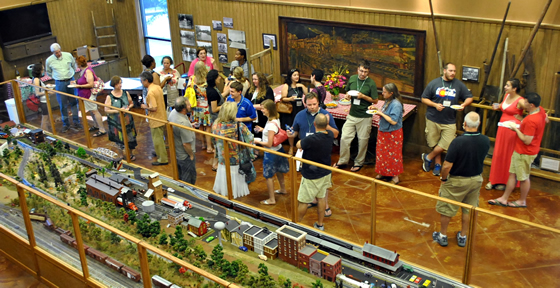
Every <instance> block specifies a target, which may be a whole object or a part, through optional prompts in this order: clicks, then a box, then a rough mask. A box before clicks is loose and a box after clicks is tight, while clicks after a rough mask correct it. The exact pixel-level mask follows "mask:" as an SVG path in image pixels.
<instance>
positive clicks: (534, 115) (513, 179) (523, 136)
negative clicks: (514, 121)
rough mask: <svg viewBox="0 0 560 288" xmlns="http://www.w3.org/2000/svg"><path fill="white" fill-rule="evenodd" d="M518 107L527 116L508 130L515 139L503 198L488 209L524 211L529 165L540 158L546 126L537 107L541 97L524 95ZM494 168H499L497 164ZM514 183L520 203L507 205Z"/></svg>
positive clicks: (493, 201)
mask: <svg viewBox="0 0 560 288" xmlns="http://www.w3.org/2000/svg"><path fill="white" fill-rule="evenodd" d="M519 105H520V106H522V108H523V109H525V111H527V113H528V115H527V116H526V117H525V118H524V119H523V121H521V126H520V127H519V129H518V128H517V127H516V126H510V129H511V130H513V131H515V133H517V139H516V140H515V141H516V142H515V148H514V150H513V155H512V156H511V164H510V166H509V178H508V183H507V185H506V189H505V190H504V194H503V195H502V197H500V198H497V199H493V200H490V201H488V203H489V204H490V205H499V206H506V207H513V208H527V195H528V194H529V190H530V189H531V181H530V180H529V175H530V173H531V163H533V160H535V158H536V157H537V154H539V150H540V146H541V140H542V137H543V134H544V125H545V123H546V113H545V111H544V109H542V107H539V105H541V96H539V94H537V93H528V94H527V95H525V99H521V100H520V101H519ZM492 164H494V163H492ZM496 164H497V165H499V164H500V163H496ZM517 181H519V182H520V184H519V190H520V192H521V195H520V196H519V200H516V201H512V202H508V199H509V195H511V192H513V189H515V185H516V183H517Z"/></svg>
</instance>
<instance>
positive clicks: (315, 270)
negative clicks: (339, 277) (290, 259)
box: [309, 253, 327, 277]
mask: <svg viewBox="0 0 560 288" xmlns="http://www.w3.org/2000/svg"><path fill="white" fill-rule="evenodd" d="M326 257H327V255H325V254H323V253H315V254H313V256H311V258H310V259H309V273H311V274H313V275H315V276H317V277H321V275H322V274H321V272H322V270H323V265H322V264H321V262H322V261H323V259H325V258H326Z"/></svg>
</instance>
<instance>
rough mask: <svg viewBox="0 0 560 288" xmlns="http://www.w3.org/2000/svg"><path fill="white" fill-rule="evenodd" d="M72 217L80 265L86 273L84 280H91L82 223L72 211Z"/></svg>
mask: <svg viewBox="0 0 560 288" xmlns="http://www.w3.org/2000/svg"><path fill="white" fill-rule="evenodd" d="M68 213H69V214H70V217H72V226H73V227H74V236H75V238H76V245H77V249H78V254H80V263H81V264H82V272H83V273H84V280H85V281H87V279H88V278H89V268H88V265H87V258H86V252H85V251H84V241H83V240H82V231H81V230H80V221H79V218H78V215H76V214H75V213H74V212H72V211H68Z"/></svg>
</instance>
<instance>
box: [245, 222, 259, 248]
mask: <svg viewBox="0 0 560 288" xmlns="http://www.w3.org/2000/svg"><path fill="white" fill-rule="evenodd" d="M261 230H262V228H261V227H257V226H253V227H251V228H249V230H247V231H245V233H243V246H245V247H247V249H249V250H251V251H254V249H255V242H254V240H253V237H255V235H257V233H259V232H260V231H261Z"/></svg>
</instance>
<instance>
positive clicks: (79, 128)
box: [72, 124, 83, 130]
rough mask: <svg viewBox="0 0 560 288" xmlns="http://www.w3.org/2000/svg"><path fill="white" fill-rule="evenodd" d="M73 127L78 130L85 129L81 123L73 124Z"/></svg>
mask: <svg viewBox="0 0 560 288" xmlns="http://www.w3.org/2000/svg"><path fill="white" fill-rule="evenodd" d="M72 128H73V129H76V130H82V129H83V128H82V125H80V124H74V125H72Z"/></svg>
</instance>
